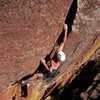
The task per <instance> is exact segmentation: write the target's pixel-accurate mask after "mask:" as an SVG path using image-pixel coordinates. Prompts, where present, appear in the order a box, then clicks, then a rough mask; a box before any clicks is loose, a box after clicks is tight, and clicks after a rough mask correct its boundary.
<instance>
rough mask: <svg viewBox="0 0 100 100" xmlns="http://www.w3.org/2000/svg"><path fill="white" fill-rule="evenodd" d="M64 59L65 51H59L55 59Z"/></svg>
mask: <svg viewBox="0 0 100 100" xmlns="http://www.w3.org/2000/svg"><path fill="white" fill-rule="evenodd" d="M65 59H66V56H65V53H64V52H63V51H59V52H58V54H57V60H58V61H62V62H63V61H65Z"/></svg>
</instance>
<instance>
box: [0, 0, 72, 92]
mask: <svg viewBox="0 0 100 100" xmlns="http://www.w3.org/2000/svg"><path fill="white" fill-rule="evenodd" d="M71 2H72V0H56V1H55V0H54V1H53V0H17V1H14V0H13V1H12V0H4V1H0V90H2V89H4V88H5V87H6V86H7V85H9V84H10V83H11V82H14V81H16V80H17V79H20V78H21V77H23V76H24V75H26V74H28V73H31V72H34V71H35V69H36V68H37V67H38V65H39V61H40V59H41V58H43V57H45V56H46V55H47V54H48V53H49V52H50V51H51V49H52V47H53V45H54V43H55V42H56V40H57V38H58V36H59V34H60V33H61V31H62V28H63V24H64V20H65V17H66V15H67V12H68V9H69V7H70V5H71Z"/></svg>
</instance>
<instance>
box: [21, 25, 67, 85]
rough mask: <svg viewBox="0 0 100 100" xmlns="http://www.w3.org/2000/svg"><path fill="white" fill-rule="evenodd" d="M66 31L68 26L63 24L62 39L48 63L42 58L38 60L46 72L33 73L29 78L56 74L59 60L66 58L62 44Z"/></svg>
mask: <svg viewBox="0 0 100 100" xmlns="http://www.w3.org/2000/svg"><path fill="white" fill-rule="evenodd" d="M67 32H68V26H67V24H64V35H63V39H62V41H61V43H60V45H59V47H58V48H57V49H56V50H55V52H54V55H53V56H52V57H51V58H50V60H49V61H48V63H46V60H45V59H42V60H41V61H40V63H41V64H42V65H43V66H44V67H45V69H46V72H45V73H40V72H38V73H36V74H34V75H33V76H32V77H31V78H30V79H29V80H34V79H37V78H42V77H46V78H49V77H52V76H54V75H55V74H56V71H57V69H58V67H59V66H60V64H61V62H63V61H65V59H66V55H65V53H64V52H63V48H64V44H65V42H66V38H67ZM27 82H28V80H27ZM27 82H25V81H22V84H26V83H27Z"/></svg>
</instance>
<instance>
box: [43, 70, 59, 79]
mask: <svg viewBox="0 0 100 100" xmlns="http://www.w3.org/2000/svg"><path fill="white" fill-rule="evenodd" d="M59 73H60V71H59V70H58V69H56V70H53V71H52V72H51V73H50V72H48V73H45V74H44V77H45V78H54V77H55V76H57V75H58V74H59Z"/></svg>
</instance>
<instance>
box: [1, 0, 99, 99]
mask: <svg viewBox="0 0 100 100" xmlns="http://www.w3.org/2000/svg"><path fill="white" fill-rule="evenodd" d="M60 2H61V1H60ZM66 2H68V0H67V1H66ZM56 4H59V3H57V2H56ZM61 4H62V2H61ZM65 5H66V6H65V7H66V9H67V10H68V11H69V12H68V14H64V15H67V16H66V20H65V23H67V24H68V26H69V35H68V39H67V42H66V45H65V48H64V51H65V53H66V58H67V59H66V61H65V62H64V63H63V64H62V66H61V67H60V71H61V73H60V74H59V75H58V76H57V77H56V78H54V79H51V80H50V79H46V80H45V79H39V80H35V81H32V82H31V85H30V86H29V87H27V88H26V87H25V88H24V89H25V90H24V93H25V94H26V97H21V92H20V85H19V84H17V83H16V84H13V85H12V86H9V87H8V88H7V89H6V90H5V91H3V92H2V93H1V97H2V99H4V100H6V99H8V98H9V100H10V99H13V100H24V99H26V100H40V99H43V100H44V99H45V98H46V97H47V96H48V95H49V94H50V93H51V92H52V91H53V90H54V89H55V88H58V90H60V89H62V87H64V86H65V85H66V86H67V85H68V84H70V83H71V82H72V80H73V79H74V78H75V77H76V76H77V75H78V74H79V72H80V71H81V70H82V68H83V67H84V66H83V64H85V63H87V62H88V61H89V59H96V55H95V56H94V57H92V58H91V56H92V55H93V54H94V53H95V52H96V50H98V49H100V28H99V26H100V19H99V18H100V9H99V5H100V2H99V0H92V1H91V0H84V1H83V0H73V2H72V5H71V7H70V6H67V3H66V4H65ZM39 7H40V6H39ZM52 7H53V6H52ZM69 7H70V9H69ZM58 8H59V7H58ZM61 9H62V7H61V8H59V10H61ZM67 10H66V11H67ZM56 13H57V12H56ZM55 15H57V14H55ZM60 15H61V13H60ZM63 17H64V16H63ZM57 20H58V19H57ZM63 21H64V20H62V22H61V23H62V24H63ZM62 24H61V25H62ZM25 25H26V24H25ZM52 28H54V26H53V27H52ZM55 28H56V27H55ZM55 28H54V29H55ZM61 29H62V26H61V27H60V29H59V32H60V31H61ZM47 30H48V32H51V30H50V29H47ZM21 35H22V34H21ZM49 35H50V34H49ZM11 36H12V35H11ZM26 37H28V36H26ZM43 37H44V36H43ZM22 40H23V39H22V38H21V40H20V41H22ZM25 41H26V40H25ZM57 43H58V41H57ZM24 44H26V43H24ZM11 46H12V45H11ZM36 46H38V45H36ZM25 47H26V46H25ZM46 48H47V47H46ZM51 48H52V46H51ZM51 48H50V47H49V49H48V50H51ZM22 49H24V50H25V48H22ZM45 53H48V51H47V52H45ZM29 56H30V55H29ZM32 59H33V58H32ZM39 59H40V58H39ZM24 61H25V59H24ZM30 61H31V60H29V62H30ZM29 62H28V64H29ZM32 64H33V63H32ZM25 68H27V67H25ZM34 70H35V69H34ZM19 75H20V74H19ZM19 77H20V76H19ZM5 95H6V98H5Z"/></svg>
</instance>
